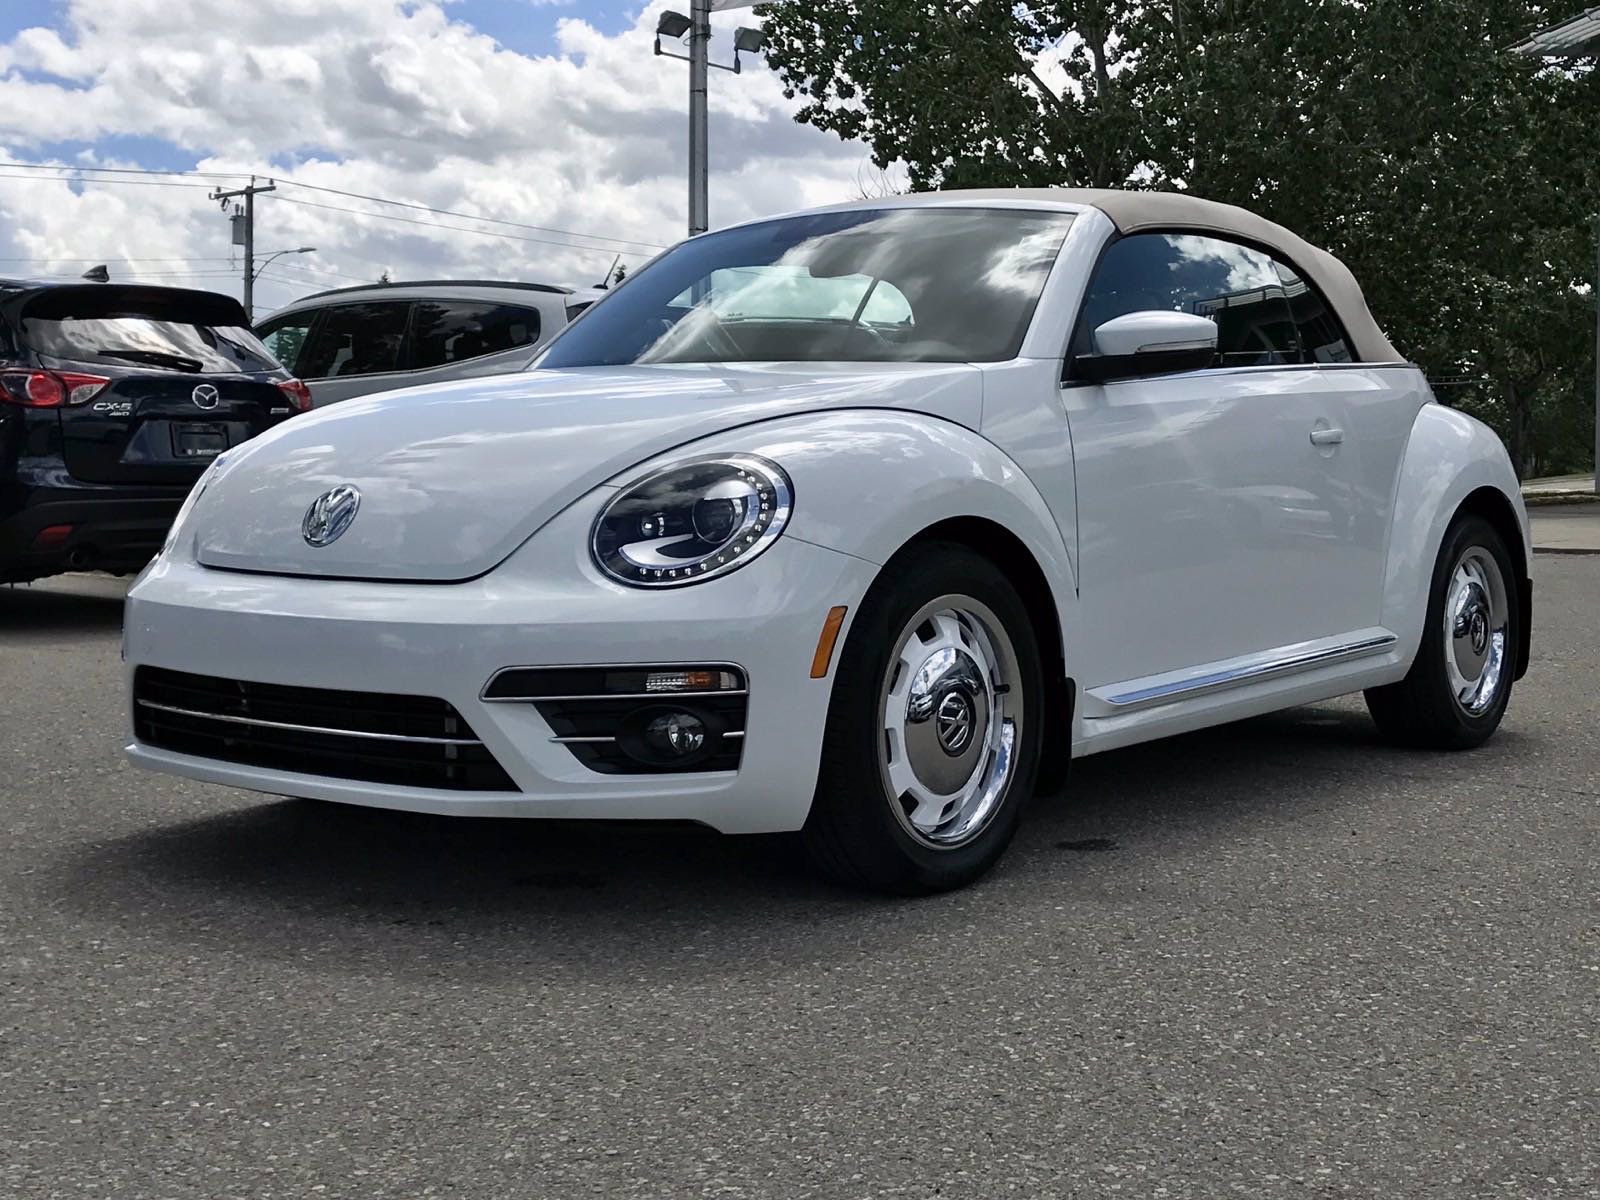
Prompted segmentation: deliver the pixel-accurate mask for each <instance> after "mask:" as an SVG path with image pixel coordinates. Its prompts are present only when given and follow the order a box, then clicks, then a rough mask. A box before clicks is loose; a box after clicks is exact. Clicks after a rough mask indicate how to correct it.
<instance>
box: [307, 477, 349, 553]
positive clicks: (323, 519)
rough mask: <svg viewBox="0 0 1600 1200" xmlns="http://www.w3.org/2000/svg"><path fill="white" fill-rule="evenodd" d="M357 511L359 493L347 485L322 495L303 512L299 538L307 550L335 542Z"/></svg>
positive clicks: (347, 527)
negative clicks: (302, 539)
mask: <svg viewBox="0 0 1600 1200" xmlns="http://www.w3.org/2000/svg"><path fill="white" fill-rule="evenodd" d="M360 507H361V493H360V492H358V491H357V490H356V489H355V488H354V487H352V486H351V485H350V484H348V483H341V484H340V485H339V486H338V487H336V488H332V489H330V490H329V491H326V492H323V493H322V495H320V496H318V497H317V498H316V499H315V500H313V501H312V502H311V507H310V508H308V509H306V515H305V519H304V520H302V521H301V522H300V534H301V536H302V537H304V538H305V539H306V545H308V546H326V545H328V544H329V543H330V542H336V541H338V540H339V536H340V535H341V534H342V533H344V531H345V530H346V529H349V528H350V522H351V521H354V520H355V519H356V509H358V508H360Z"/></svg>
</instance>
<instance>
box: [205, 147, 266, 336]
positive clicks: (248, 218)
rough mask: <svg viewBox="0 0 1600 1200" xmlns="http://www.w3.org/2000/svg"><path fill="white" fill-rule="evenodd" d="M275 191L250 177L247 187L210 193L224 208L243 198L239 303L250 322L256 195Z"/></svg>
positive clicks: (253, 294) (252, 295) (253, 278)
mask: <svg viewBox="0 0 1600 1200" xmlns="http://www.w3.org/2000/svg"><path fill="white" fill-rule="evenodd" d="M277 190H278V185H277V184H275V183H257V182H256V177H255V176H254V175H252V176H250V186H249V187H242V188H239V189H237V190H236V191H232V192H224V191H222V190H221V189H220V188H219V189H218V190H217V191H214V192H212V193H211V199H213V200H218V201H221V202H222V204H223V206H224V207H226V206H227V203H228V201H229V200H232V199H233V198H234V197H235V196H243V197H244V294H243V296H242V297H241V298H240V303H242V304H243V305H244V315H245V316H247V317H249V318H250V319H251V320H252V321H254V320H255V318H256V308H255V298H256V193H257V192H275V191H277Z"/></svg>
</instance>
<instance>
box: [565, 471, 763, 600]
mask: <svg viewBox="0 0 1600 1200" xmlns="http://www.w3.org/2000/svg"><path fill="white" fill-rule="evenodd" d="M793 496H794V493H793V490H792V488H791V487H790V484H789V477H788V476H787V475H785V474H784V473H783V471H782V470H781V469H780V468H779V467H778V466H777V465H776V464H775V463H770V462H768V461H767V460H766V459H764V458H756V457H754V456H753V455H745V454H731V455H725V456H716V457H709V458H696V459H690V460H688V461H686V462H680V463H674V464H673V465H672V466H670V467H664V468H662V469H661V470H659V471H657V472H655V473H654V474H652V475H647V476H645V477H644V478H643V479H640V480H637V481H636V482H634V483H632V484H630V485H629V486H627V487H625V488H624V489H623V490H622V492H621V493H620V494H619V495H618V496H617V497H616V499H614V500H612V501H611V502H610V503H609V504H607V505H606V506H605V508H604V509H602V510H601V512H600V516H599V518H598V519H597V520H596V521H595V523H594V531H593V532H592V533H591V535H590V538H589V545H590V549H591V550H592V551H593V553H594V560H595V562H596V563H597V564H598V565H599V567H600V569H601V570H602V571H604V572H605V573H606V574H607V575H609V576H611V578H613V579H617V580H620V581H621V582H623V583H627V584H632V585H634V586H635V587H680V586H682V585H683V584H686V583H698V582H700V580H702V579H712V578H715V577H716V576H718V575H726V574H727V573H728V572H729V571H733V570H737V569H738V568H739V567H741V566H743V565H744V564H745V563H747V562H749V561H750V560H751V559H752V558H754V557H755V556H756V555H758V554H760V553H761V552H762V551H763V550H765V549H766V548H767V547H768V546H770V545H772V543H773V542H774V541H776V540H777V537H778V535H779V534H780V533H782V532H783V527H784V526H785V525H786V524H788V522H789V512H790V509H791V507H792V504H793Z"/></svg>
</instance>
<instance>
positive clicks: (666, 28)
mask: <svg viewBox="0 0 1600 1200" xmlns="http://www.w3.org/2000/svg"><path fill="white" fill-rule="evenodd" d="M693 26H694V22H693V21H691V20H689V18H688V17H686V16H684V15H683V14H682V13H680V12H673V11H671V10H670V9H669V10H667V11H666V12H664V13H662V14H661V16H660V17H659V18H658V19H657V21H656V33H657V34H659V35H660V36H661V37H667V38H681V37H682V36H683V35H684V34H686V33H688V32H689V30H690V29H691V28H692V27H693Z"/></svg>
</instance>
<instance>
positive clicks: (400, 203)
mask: <svg viewBox="0 0 1600 1200" xmlns="http://www.w3.org/2000/svg"><path fill="white" fill-rule="evenodd" d="M0 165H3V164H0ZM278 182H279V183H281V184H283V185H284V186H285V187H297V188H304V189H305V190H306V191H311V192H327V193H328V194H329V195H333V196H344V197H347V198H348V199H351V200H370V201H372V202H373V203H374V204H392V205H394V206H395V207H396V208H409V209H412V210H414V211H416V212H425V213H432V214H433V215H434V216H438V217H462V218H465V219H466V220H469V221H483V222H485V223H486V224H491V225H508V226H510V227H511V228H513V229H531V230H533V231H534V232H535V233H558V234H560V235H561V236H563V237H577V238H587V239H588V240H589V241H591V242H614V243H616V244H617V245H620V246H638V247H641V248H643V249H647V250H665V249H666V247H665V246H663V245H660V244H659V243H657V242H643V241H640V240H639V239H637V238H618V237H611V236H610V235H608V234H600V233H579V232H577V231H576V230H573V229H557V228H555V227H553V226H550V225H529V224H527V223H526V222H524V221H508V220H506V219H505V218H504V217H485V216H482V215H481V214H479V213H469V212H460V211H458V210H456V209H450V208H433V207H431V206H429V205H427V204H413V203H411V202H410V201H407V200H390V199H387V198H386V197H383V196H365V195H362V194H361V193H360V192H346V191H341V190H340V189H339V188H331V187H323V186H321V185H320V184H315V183H300V182H298V181H296V180H293V179H279V180H278ZM279 199H286V197H279ZM373 215H376V214H373Z"/></svg>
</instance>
